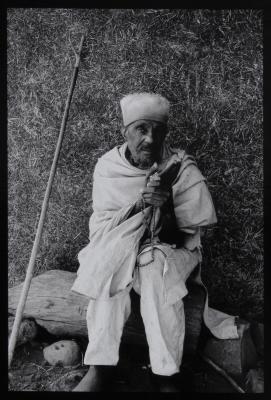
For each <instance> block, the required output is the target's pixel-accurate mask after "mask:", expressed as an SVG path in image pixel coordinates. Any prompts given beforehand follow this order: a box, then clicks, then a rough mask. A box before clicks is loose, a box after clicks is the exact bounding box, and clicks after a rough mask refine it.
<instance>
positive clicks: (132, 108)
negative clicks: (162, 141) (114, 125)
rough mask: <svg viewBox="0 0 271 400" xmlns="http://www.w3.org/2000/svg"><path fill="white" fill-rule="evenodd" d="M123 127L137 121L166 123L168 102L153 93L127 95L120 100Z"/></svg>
mask: <svg viewBox="0 0 271 400" xmlns="http://www.w3.org/2000/svg"><path fill="white" fill-rule="evenodd" d="M120 107H121V112H122V117H123V125H124V126H127V125H129V124H131V123H132V122H135V121H137V120H139V119H147V120H152V121H157V122H162V123H164V124H165V123H167V120H168V114H169V101H168V100H167V99H166V98H165V97H162V96H160V95H159V94H155V93H133V94H128V95H127V96H125V97H123V98H122V99H121V100H120Z"/></svg>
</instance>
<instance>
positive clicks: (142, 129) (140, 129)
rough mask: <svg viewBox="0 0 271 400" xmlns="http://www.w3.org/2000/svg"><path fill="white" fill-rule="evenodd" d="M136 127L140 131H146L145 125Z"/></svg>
mask: <svg viewBox="0 0 271 400" xmlns="http://www.w3.org/2000/svg"><path fill="white" fill-rule="evenodd" d="M136 129H137V131H138V132H139V133H145V132H146V129H145V128H143V126H138V127H137V128H136Z"/></svg>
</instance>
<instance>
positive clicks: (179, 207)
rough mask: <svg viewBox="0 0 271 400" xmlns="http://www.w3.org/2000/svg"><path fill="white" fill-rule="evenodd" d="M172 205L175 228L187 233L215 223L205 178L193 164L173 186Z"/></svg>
mask: <svg viewBox="0 0 271 400" xmlns="http://www.w3.org/2000/svg"><path fill="white" fill-rule="evenodd" d="M173 204H174V211H175V216H176V221H177V226H178V228H179V229H180V230H183V231H186V232H187V233H189V230H191V229H192V230H193V229H195V228H198V227H203V226H208V225H212V224H215V223H216V222H217V218H216V212H215V208H214V204H213V201H212V198H211V194H210V192H209V190H208V188H207V185H206V183H205V178H204V177H203V176H202V174H201V173H200V171H199V170H198V168H197V166H196V165H195V164H191V165H189V166H188V167H187V168H185V169H184V170H183V172H182V173H181V174H180V177H179V179H178V181H177V183H176V184H175V185H174V186H173ZM191 233H192V232H191Z"/></svg>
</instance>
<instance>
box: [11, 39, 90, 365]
mask: <svg viewBox="0 0 271 400" xmlns="http://www.w3.org/2000/svg"><path fill="white" fill-rule="evenodd" d="M83 41H84V35H83V36H82V38H81V41H80V45H79V51H78V53H76V52H75V58H76V60H75V65H74V71H73V76H72V81H71V85H70V88H69V93H68V97H67V100H66V105H65V110H64V114H63V118H62V123H61V128H60V132H59V137H58V141H57V145H56V150H55V155H54V159H53V164H52V167H51V171H50V176H49V179H48V183H47V187H46V192H45V195H44V199H43V203H42V208H41V214H40V219H39V224H38V228H37V232H36V237H35V241H34V244H33V248H32V252H31V256H30V260H29V264H28V267H27V271H26V277H25V281H24V284H23V288H22V292H21V295H20V299H19V303H18V306H17V310H16V315H15V319H14V323H13V327H12V332H11V335H10V339H9V346H8V366H9V367H10V365H11V362H12V358H13V353H14V349H15V345H16V341H17V337H18V332H19V328H20V324H21V321H22V315H23V310H24V307H25V303H26V298H27V295H28V291H29V287H30V284H31V279H32V277H33V270H34V265H35V261H36V257H37V253H38V249H39V243H40V239H41V234H42V229H43V224H44V219H45V215H46V211H47V207H48V202H49V197H50V193H51V189H52V184H53V180H54V176H55V172H56V166H57V161H58V157H59V153H60V149H61V144H62V140H63V136H64V132H65V128H66V123H67V120H68V115H69V108H70V104H71V99H72V95H73V91H74V87H75V83H76V79H77V75H78V69H79V62H80V57H81V52H82V47H83Z"/></svg>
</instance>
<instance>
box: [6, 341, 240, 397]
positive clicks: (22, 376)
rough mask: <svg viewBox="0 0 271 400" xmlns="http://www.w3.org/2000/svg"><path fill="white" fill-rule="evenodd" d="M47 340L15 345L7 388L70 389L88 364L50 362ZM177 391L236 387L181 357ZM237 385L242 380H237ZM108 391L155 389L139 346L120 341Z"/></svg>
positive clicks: (230, 390)
mask: <svg viewBox="0 0 271 400" xmlns="http://www.w3.org/2000/svg"><path fill="white" fill-rule="evenodd" d="M47 344H48V343H42V342H39V341H35V342H31V343H27V344H26V345H22V346H20V347H19V348H17V349H16V352H15V355H14V359H13V364H12V368H11V370H10V377H9V391H71V390H72V389H73V388H74V387H75V386H76V384H77V383H78V382H79V381H80V379H81V378H82V377H83V375H84V374H85V373H86V371H87V367H86V366H83V365H80V364H79V365H77V366H72V367H63V366H51V365H49V364H48V363H47V362H46V360H45V359H44V357H43V347H45V346H46V345H47ZM177 378H178V382H179V383H180V392H196V393H235V392H236V390H235V389H234V388H233V387H232V386H231V385H230V384H229V383H228V382H227V381H226V380H225V379H224V378H223V377H222V376H220V375H219V374H218V373H217V372H216V371H214V370H213V369H212V368H211V367H210V366H209V365H207V364H206V363H205V362H204V361H202V360H201V359H200V358H199V357H195V358H194V359H191V358H187V357H186V358H184V360H183V364H182V370H181V373H180V375H179V377H177ZM238 383H239V384H240V385H241V383H240V382H238ZM105 391H109V392H155V391H157V388H156V387H155V385H154V383H153V381H152V379H151V370H150V368H149V358H148V354H147V353H146V349H144V348H143V347H142V346H131V345H129V346H128V345H124V344H122V346H121V349H120V361H119V364H118V365H117V367H116V369H115V371H114V376H113V381H112V385H111V386H110V387H109V386H108V387H107V388H106V389H105Z"/></svg>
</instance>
